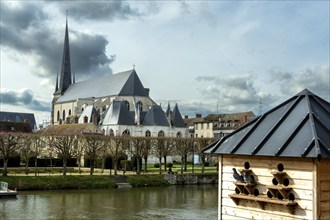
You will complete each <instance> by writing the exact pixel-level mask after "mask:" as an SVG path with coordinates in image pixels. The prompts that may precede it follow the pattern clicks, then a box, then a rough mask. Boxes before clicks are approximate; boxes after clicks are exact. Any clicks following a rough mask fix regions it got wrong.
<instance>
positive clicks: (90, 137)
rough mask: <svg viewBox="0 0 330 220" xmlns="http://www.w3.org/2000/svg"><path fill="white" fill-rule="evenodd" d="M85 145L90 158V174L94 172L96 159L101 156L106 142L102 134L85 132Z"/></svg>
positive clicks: (83, 139)
mask: <svg viewBox="0 0 330 220" xmlns="http://www.w3.org/2000/svg"><path fill="white" fill-rule="evenodd" d="M82 141H83V143H84V146H85V155H86V157H87V158H89V160H90V175H93V173H94V167H95V161H96V160H97V158H99V157H100V155H101V152H102V151H103V148H104V142H103V139H102V138H101V136H100V135H96V134H85V135H84V136H82Z"/></svg>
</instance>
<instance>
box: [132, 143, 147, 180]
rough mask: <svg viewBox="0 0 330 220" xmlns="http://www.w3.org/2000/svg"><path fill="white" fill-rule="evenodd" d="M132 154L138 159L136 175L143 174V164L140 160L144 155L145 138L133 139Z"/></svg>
mask: <svg viewBox="0 0 330 220" xmlns="http://www.w3.org/2000/svg"><path fill="white" fill-rule="evenodd" d="M130 141H131V148H130V149H131V154H132V155H133V156H134V157H135V158H136V173H137V174H139V175H140V173H141V164H140V160H141V159H142V157H143V155H144V153H145V152H144V147H143V145H144V144H145V138H144V137H131V138H130Z"/></svg>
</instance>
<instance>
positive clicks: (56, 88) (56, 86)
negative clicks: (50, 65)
mask: <svg viewBox="0 0 330 220" xmlns="http://www.w3.org/2000/svg"><path fill="white" fill-rule="evenodd" d="M57 90H58V73H57V75H56V85H55V92H57Z"/></svg>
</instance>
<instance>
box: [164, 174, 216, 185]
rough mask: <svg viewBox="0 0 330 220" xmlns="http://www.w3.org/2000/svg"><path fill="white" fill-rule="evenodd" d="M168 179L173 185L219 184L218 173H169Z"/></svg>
mask: <svg viewBox="0 0 330 220" xmlns="http://www.w3.org/2000/svg"><path fill="white" fill-rule="evenodd" d="M164 178H165V180H167V181H168V182H169V183H170V184H172V185H197V184H217V183H218V174H204V175H201V174H167V175H165V177H164Z"/></svg>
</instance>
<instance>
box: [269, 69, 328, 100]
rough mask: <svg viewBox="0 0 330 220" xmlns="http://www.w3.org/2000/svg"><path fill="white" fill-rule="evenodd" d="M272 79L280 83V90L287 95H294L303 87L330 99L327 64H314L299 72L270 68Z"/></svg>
mask: <svg viewBox="0 0 330 220" xmlns="http://www.w3.org/2000/svg"><path fill="white" fill-rule="evenodd" d="M270 74H271V77H272V80H273V81H277V82H279V83H280V90H281V92H282V93H283V94H285V95H287V96H293V95H296V94H297V93H298V92H300V91H302V90H303V89H308V90H310V91H311V92H313V93H315V94H316V95H318V96H321V97H322V98H324V99H327V100H329V99H330V97H329V96H330V70H329V66H327V65H324V66H316V67H314V68H307V69H304V70H302V71H300V72H289V71H288V70H285V69H283V68H279V67H276V68H273V69H271V70H270Z"/></svg>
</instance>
